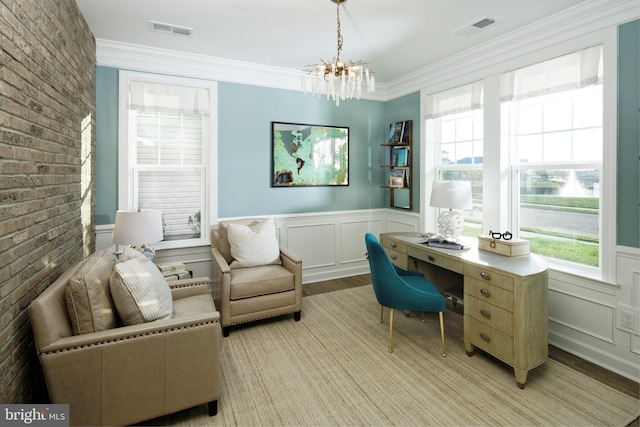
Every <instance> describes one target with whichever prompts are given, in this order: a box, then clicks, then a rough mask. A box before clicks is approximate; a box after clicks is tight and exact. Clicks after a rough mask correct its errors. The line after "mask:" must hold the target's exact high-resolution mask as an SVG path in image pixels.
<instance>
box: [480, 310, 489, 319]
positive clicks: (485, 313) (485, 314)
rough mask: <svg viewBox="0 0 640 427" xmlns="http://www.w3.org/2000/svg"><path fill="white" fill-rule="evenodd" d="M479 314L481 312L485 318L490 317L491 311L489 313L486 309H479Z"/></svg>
mask: <svg viewBox="0 0 640 427" xmlns="http://www.w3.org/2000/svg"><path fill="white" fill-rule="evenodd" d="M480 314H482V317H484V318H485V319H491V313H489V312H488V311H487V310H480Z"/></svg>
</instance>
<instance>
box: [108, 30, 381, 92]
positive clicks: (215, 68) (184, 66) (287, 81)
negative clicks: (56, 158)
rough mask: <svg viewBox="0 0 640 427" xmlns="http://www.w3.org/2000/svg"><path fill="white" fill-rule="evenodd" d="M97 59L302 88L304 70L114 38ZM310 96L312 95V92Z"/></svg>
mask: <svg viewBox="0 0 640 427" xmlns="http://www.w3.org/2000/svg"><path fill="white" fill-rule="evenodd" d="M96 62H97V65H99V66H105V67H114V68H118V69H123V70H131V71H141V72H150V73H158V74H166V75H174V76H181V77H190V78H196V79H203V80H215V81H223V82H230V83H240V84H246V85H254V86H263V87H269V88H275V89H286V90H295V91H298V92H300V91H302V89H301V86H300V72H301V71H300V70H292V69H288V68H281V67H272V66H268V65H262V64H255V63H250V62H242V61H234V60H230V59H225V58H217V57H213V56H206V55H198V54H193V53H186V52H179V51H175V50H168V49H160V48H154V47H149V46H142V45H135V44H130V43H123V42H117V41H113V40H105V39H96ZM385 93H386V91H385V85H384V84H379V83H376V92H375V93H373V94H367V93H363V94H362V96H361V99H369V100H374V101H385V100H387V97H386V95H385ZM309 96H312V95H311V93H309Z"/></svg>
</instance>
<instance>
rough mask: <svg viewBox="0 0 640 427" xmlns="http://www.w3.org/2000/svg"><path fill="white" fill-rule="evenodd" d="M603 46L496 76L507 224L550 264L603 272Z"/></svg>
mask: <svg viewBox="0 0 640 427" xmlns="http://www.w3.org/2000/svg"><path fill="white" fill-rule="evenodd" d="M602 82H603V78H602V46H600V45H599V46H595V47H591V48H588V49H583V50H581V51H578V52H574V53H571V54H569V55H564V56H561V57H558V58H554V59H551V60H548V61H544V62H540V63H537V64H534V65H531V66H529V67H525V68H521V69H518V70H515V71H511V72H508V73H505V74H503V75H502V77H501V102H502V103H501V126H502V135H503V138H505V140H504V141H503V144H506V146H508V148H509V150H510V153H511V167H512V183H513V184H512V199H513V203H512V218H513V221H512V226H513V227H514V228H515V229H516V230H517V231H518V234H519V236H520V237H521V238H524V239H527V240H529V241H530V242H531V251H532V252H534V253H537V254H540V255H543V256H546V257H549V258H550V259H552V260H553V262H554V263H567V264H574V265H576V266H577V267H579V268H583V267H584V268H599V267H600V252H599V251H600V249H599V244H600V182H601V171H602V160H603V89H602V87H603V85H602Z"/></svg>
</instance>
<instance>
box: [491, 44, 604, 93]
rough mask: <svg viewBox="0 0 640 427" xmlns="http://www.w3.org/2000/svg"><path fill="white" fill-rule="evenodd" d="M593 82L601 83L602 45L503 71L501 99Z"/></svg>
mask: <svg viewBox="0 0 640 427" xmlns="http://www.w3.org/2000/svg"><path fill="white" fill-rule="evenodd" d="M594 84H602V45H598V46H593V47H589V48H586V49H582V50H579V51H577V52H573V53H570V54H568V55H563V56H560V57H557V58H553V59H550V60H548V61H544V62H539V63H537V64H533V65H530V66H527V67H524V68H519V69H517V70H512V71H509V72H507V73H504V74H503V75H502V76H501V79H500V101H502V102H508V101H519V100H522V99H526V98H531V97H534V96H542V95H547V94H550V93H558V92H563V91H568V90H574V89H580V88H583V87H586V86H590V85H594Z"/></svg>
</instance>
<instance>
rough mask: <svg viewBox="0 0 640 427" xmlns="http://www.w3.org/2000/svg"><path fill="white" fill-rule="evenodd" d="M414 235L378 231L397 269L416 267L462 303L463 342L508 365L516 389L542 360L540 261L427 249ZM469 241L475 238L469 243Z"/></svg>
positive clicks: (543, 271) (544, 278) (543, 281)
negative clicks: (514, 378) (513, 375)
mask: <svg viewBox="0 0 640 427" xmlns="http://www.w3.org/2000/svg"><path fill="white" fill-rule="evenodd" d="M420 238H421V237H420V235H419V234H418V233H383V234H382V235H381V236H380V243H381V244H382V246H384V248H385V249H386V251H387V253H388V254H389V257H390V258H391V260H392V261H393V262H394V263H395V264H396V265H397V266H398V267H401V268H404V269H406V270H411V271H420V272H422V273H423V274H424V275H425V277H427V278H428V279H430V280H431V281H432V282H433V283H434V284H435V285H436V286H437V287H438V288H439V289H440V291H441V292H442V293H444V294H445V295H450V296H452V297H453V298H454V303H455V302H456V299H458V298H459V299H462V300H463V301H464V346H465V350H466V351H467V355H469V356H472V355H473V353H474V351H475V348H476V347H477V348H480V349H482V350H484V351H485V352H487V353H489V354H491V355H492V356H494V357H496V358H498V359H500V360H502V361H503V362H505V363H507V364H508V365H509V366H511V367H513V371H514V374H515V377H516V383H517V385H518V387H520V388H524V385H525V383H526V381H527V374H528V373H529V371H530V370H531V369H533V368H535V367H536V366H539V365H541V364H542V363H544V361H545V360H546V358H547V355H548V352H549V349H548V333H547V318H548V316H547V286H548V283H547V282H548V272H547V265H546V263H545V262H544V261H543V260H542V259H541V258H540V257H538V256H536V255H533V254H531V255H523V256H517V257H507V256H503V255H499V254H495V253H492V252H487V251H483V250H478V248H477V244H476V245H474V247H472V248H470V249H465V250H462V251H457V250H451V249H440V248H433V247H429V246H427V245H426V244H424V243H418V241H419V240H420ZM474 243H475V242H474Z"/></svg>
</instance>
